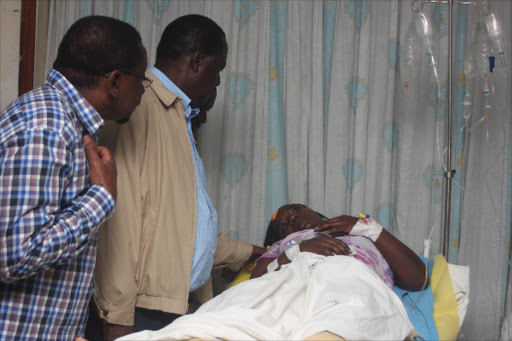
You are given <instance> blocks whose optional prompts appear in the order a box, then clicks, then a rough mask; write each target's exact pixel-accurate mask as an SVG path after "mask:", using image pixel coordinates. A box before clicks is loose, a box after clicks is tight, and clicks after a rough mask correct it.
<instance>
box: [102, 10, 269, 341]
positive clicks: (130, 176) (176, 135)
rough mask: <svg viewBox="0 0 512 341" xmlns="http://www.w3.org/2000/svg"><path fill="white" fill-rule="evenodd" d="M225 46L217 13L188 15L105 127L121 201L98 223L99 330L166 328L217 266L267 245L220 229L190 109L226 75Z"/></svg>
mask: <svg viewBox="0 0 512 341" xmlns="http://www.w3.org/2000/svg"><path fill="white" fill-rule="evenodd" d="M227 51H228V46H227V42H226V38H225V34H224V32H223V31H222V29H221V28H220V27H219V26H218V25H217V24H216V23H215V22H213V21H212V20H211V19H209V18H206V17H203V16H199V15H187V16H183V17H180V18H178V19H176V20H175V21H173V22H172V23H170V24H169V25H168V26H167V28H166V29H165V31H164V33H163V34H162V37H161V40H160V43H159V45H158V49H157V57H156V63H155V66H154V67H151V68H149V70H148V71H147V72H146V77H148V78H151V79H152V80H153V83H152V85H151V87H150V88H148V89H147V90H146V93H145V94H144V96H143V98H142V101H141V104H140V105H139V106H138V107H137V108H136V110H135V112H134V114H133V115H132V117H131V120H130V122H128V123H127V124H123V125H119V124H113V125H110V126H108V127H106V130H105V133H104V134H103V137H104V140H103V143H104V144H105V145H106V146H108V147H109V148H111V149H112V151H113V153H114V156H115V158H116V162H117V167H118V202H117V208H116V211H115V212H114V215H113V216H112V218H111V219H110V220H109V221H108V222H107V224H106V225H107V226H104V227H103V228H102V229H100V233H99V237H98V255H97V268H96V277H95V286H96V289H95V292H94V303H95V304H94V306H95V308H96V309H97V312H98V314H99V317H100V318H101V319H102V320H103V324H104V325H103V331H104V335H103V338H104V339H105V340H110V339H113V338H115V337H118V336H121V335H125V334H128V333H131V332H133V331H138V330H144V329H153V330H155V329H160V328H162V327H164V326H165V325H167V324H168V323H170V322H172V320H173V319H175V318H176V317H178V316H180V315H183V314H185V313H187V308H188V304H189V296H190V295H191V294H192V293H193V294H194V295H195V296H197V297H199V299H200V300H201V301H205V300H207V299H208V298H211V297H212V290H211V278H210V272H211V270H212V267H217V266H228V267H229V268H230V269H232V270H239V269H240V268H241V267H242V266H243V264H244V263H246V262H247V261H250V260H252V259H253V258H255V257H256V256H258V255H260V254H262V253H264V251H265V250H264V249H263V248H260V247H256V246H252V245H250V244H247V243H245V242H242V241H240V240H235V239H229V238H227V236H226V235H225V234H219V235H218V233H217V212H216V210H215V208H214V207H213V205H212V202H211V201H210V198H209V197H208V193H207V192H206V178H205V174H204V169H203V165H202V162H201V159H200V157H199V155H198V153H197V149H196V146H195V141H194V138H193V135H192V128H191V119H192V118H193V117H194V116H195V115H197V114H198V112H199V109H197V108H199V107H202V106H205V105H206V104H207V102H208V99H209V98H211V97H212V95H213V94H214V93H215V91H216V87H217V86H218V85H219V84H220V72H221V71H222V70H223V69H224V67H225V65H226V58H227Z"/></svg>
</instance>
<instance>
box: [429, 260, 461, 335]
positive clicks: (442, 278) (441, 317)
mask: <svg viewBox="0 0 512 341" xmlns="http://www.w3.org/2000/svg"><path fill="white" fill-rule="evenodd" d="M430 287H431V289H432V293H433V294H434V311H433V315H434V322H435V324H436V328H437V334H438V336H439V340H455V338H456V337H457V333H458V331H459V326H460V320H459V312H458V311H457V300H456V299H455V293H454V291H453V287H452V282H451V279H450V273H449V272H448V263H446V260H445V259H444V256H443V255H441V254H439V255H436V256H435V258H434V266H433V268H432V278H431V279H430Z"/></svg>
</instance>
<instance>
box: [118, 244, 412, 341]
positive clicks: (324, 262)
mask: <svg viewBox="0 0 512 341" xmlns="http://www.w3.org/2000/svg"><path fill="white" fill-rule="evenodd" d="M412 330H413V327H412V325H411V323H410V321H409V319H408V317H407V313H406V311H405V309H404V307H403V305H402V303H401V302H400V300H399V299H398V297H397V296H396V295H395V293H394V292H393V291H392V290H391V289H390V288H389V287H388V286H387V285H386V283H384V282H383V281H382V280H381V279H380V278H379V277H378V276H377V275H376V274H375V273H374V272H373V271H372V270H370V269H369V268H368V267H367V266H366V265H364V264H363V263H361V262H359V261H357V260H355V259H354V258H353V257H350V256H332V257H324V256H319V255H316V254H312V253H308V252H302V253H300V254H299V255H297V256H296V257H295V258H294V260H293V262H292V263H290V264H289V265H286V266H283V267H282V269H281V270H280V271H276V272H272V273H269V274H266V275H264V276H262V277H260V278H257V279H253V280H250V281H245V282H243V283H240V284H238V285H236V286H234V287H232V288H230V289H228V290H226V291H224V292H223V293H222V294H220V295H219V296H217V297H215V298H214V299H212V300H210V301H209V302H207V303H206V304H204V305H203V306H202V307H201V308H200V309H199V310H198V311H196V312H195V313H194V314H191V315H186V316H183V317H181V318H179V319H177V320H175V321H174V322H173V323H171V324H170V325H168V326H167V327H165V328H163V329H160V330H158V331H153V332H151V331H143V332H139V333H134V334H131V335H127V336H125V337H123V338H120V339H119V340H184V339H189V338H203V339H223V340H303V339H305V338H307V337H308V336H311V335H314V334H316V333H319V332H322V331H329V332H331V333H334V334H337V335H339V336H342V337H344V338H346V339H349V340H365V339H366V340H404V339H405V337H406V336H408V335H409V334H410V333H411V332H412Z"/></svg>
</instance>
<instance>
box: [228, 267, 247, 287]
mask: <svg viewBox="0 0 512 341" xmlns="http://www.w3.org/2000/svg"><path fill="white" fill-rule="evenodd" d="M249 278H251V273H250V272H249V271H247V270H245V269H244V268H242V270H240V272H239V273H238V275H237V276H236V277H235V279H234V280H233V282H231V284H230V285H229V287H230V288H231V287H234V286H235V285H237V284H238V283H242V282H243V281H246V280H248V279H249Z"/></svg>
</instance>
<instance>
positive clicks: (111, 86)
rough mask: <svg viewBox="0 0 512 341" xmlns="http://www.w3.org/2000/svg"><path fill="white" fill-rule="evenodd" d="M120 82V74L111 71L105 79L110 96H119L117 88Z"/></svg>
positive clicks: (116, 71)
mask: <svg viewBox="0 0 512 341" xmlns="http://www.w3.org/2000/svg"><path fill="white" fill-rule="evenodd" d="M120 81H121V72H119V71H118V70H115V71H112V72H111V73H110V74H109V75H108V77H107V90H108V93H109V95H110V96H112V97H114V98H117V97H118V96H119V87H120Z"/></svg>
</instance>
